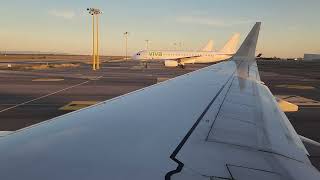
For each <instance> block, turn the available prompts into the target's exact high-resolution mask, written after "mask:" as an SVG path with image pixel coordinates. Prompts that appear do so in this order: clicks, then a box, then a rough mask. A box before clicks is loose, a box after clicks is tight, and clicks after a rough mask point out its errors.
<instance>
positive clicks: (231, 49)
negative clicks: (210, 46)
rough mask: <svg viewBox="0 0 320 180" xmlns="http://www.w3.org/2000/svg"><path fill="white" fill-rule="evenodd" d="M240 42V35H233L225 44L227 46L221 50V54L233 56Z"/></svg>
mask: <svg viewBox="0 0 320 180" xmlns="http://www.w3.org/2000/svg"><path fill="white" fill-rule="evenodd" d="M239 40H240V34H239V33H236V34H234V35H233V36H232V37H231V38H230V40H229V41H228V42H227V44H226V45H225V46H224V47H223V48H222V49H221V51H220V52H221V53H224V54H234V53H236V48H237V46H238V43H239Z"/></svg>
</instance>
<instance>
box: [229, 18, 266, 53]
mask: <svg viewBox="0 0 320 180" xmlns="http://www.w3.org/2000/svg"><path fill="white" fill-rule="evenodd" d="M260 26H261V22H257V23H256V24H255V25H254V26H253V28H252V30H251V31H250V33H249V34H248V36H247V38H246V39H245V40H244V41H243V43H242V45H241V47H240V48H239V50H238V52H237V53H236V54H235V56H242V57H252V58H254V57H255V53H256V48H257V42H258V37H259V32H260Z"/></svg>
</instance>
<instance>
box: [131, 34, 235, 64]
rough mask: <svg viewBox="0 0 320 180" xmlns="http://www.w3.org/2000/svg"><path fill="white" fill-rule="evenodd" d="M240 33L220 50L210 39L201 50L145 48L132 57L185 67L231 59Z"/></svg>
mask: <svg viewBox="0 0 320 180" xmlns="http://www.w3.org/2000/svg"><path fill="white" fill-rule="evenodd" d="M239 38H240V34H239V33H236V34H234V35H233V36H232V37H231V39H230V40H229V41H228V42H227V43H226V45H225V46H224V47H223V48H222V49H221V50H220V51H219V52H213V51H212V50H213V41H210V42H209V43H208V45H207V46H205V47H204V48H203V49H202V50H201V51H154V50H144V51H140V52H138V53H136V54H135V55H134V56H133V57H132V59H134V60H140V61H146V62H148V61H152V60H160V61H164V65H165V66H166V67H178V66H179V67H184V66H185V65H186V64H194V63H212V62H217V61H222V60H226V59H229V58H230V57H231V56H232V55H234V53H235V51H236V48H237V45H238V42H239Z"/></svg>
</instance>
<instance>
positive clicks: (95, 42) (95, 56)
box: [87, 8, 102, 71]
mask: <svg viewBox="0 0 320 180" xmlns="http://www.w3.org/2000/svg"><path fill="white" fill-rule="evenodd" d="M87 11H88V12H89V14H90V15H91V16H92V69H93V70H94V71H95V70H97V69H100V56H99V15H100V14H102V11H101V10H100V9H96V8H88V9H87Z"/></svg>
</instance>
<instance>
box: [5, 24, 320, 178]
mask: <svg viewBox="0 0 320 180" xmlns="http://www.w3.org/2000/svg"><path fill="white" fill-rule="evenodd" d="M259 29H260V23H257V24H256V25H255V26H254V28H253V30H252V31H251V32H250V34H249V35H248V37H247V39H246V40H245V42H244V43H243V45H242V46H241V47H240V49H239V51H238V53H237V54H236V56H235V57H233V59H232V60H231V61H228V62H222V63H219V64H216V65H213V66H210V67H207V68H204V69H201V70H198V71H195V72H192V73H189V74H186V75H184V76H180V77H177V78H175V79H172V80H169V81H166V82H163V83H161V84H157V85H154V86H151V87H148V88H145V89H141V90H139V91H135V92H133V93H130V94H127V95H124V96H121V97H118V98H115V99H112V100H109V101H106V102H103V103H100V104H98V105H95V106H92V107H89V108H86V109H83V110H80V111H76V112H73V113H70V114H67V115H64V116H61V117H58V118H55V119H52V120H49V121H47V122H44V123H41V124H38V125H35V126H32V127H29V128H26V129H23V130H21V131H18V132H15V133H13V134H10V135H8V136H5V137H3V138H0V161H1V162H2V163H0V179H8V180H21V179H32V180H40V179H41V180H42V179H46V180H56V179H60V180H61V179H62V180H70V179H76V180H92V179H110V180H123V179H137V180H138V179H139V180H147V179H153V180H157V179H167V180H169V179H187V180H188V179H199V180H202V179H203V180H216V179H229V180H234V179H236V180H257V179H259V180H266V179H268V180H269V179H275V180H277V179H281V180H282V179H284V180H296V179H305V180H306V179H308V180H309V179H311V180H316V179H319V178H320V176H319V172H318V171H317V170H316V169H315V168H314V167H313V166H312V165H311V163H310V161H309V160H308V157H307V152H306V150H305V148H304V146H303V144H302V143H301V141H300V139H299V137H298V135H297V134H296V132H295V131H294V129H293V128H292V126H291V124H290V122H289V121H288V119H287V118H286V116H285V115H284V113H283V112H281V111H280V110H279V108H278V106H277V103H276V101H275V99H274V97H273V96H272V94H271V93H270V91H269V90H268V88H267V87H266V86H265V85H263V83H261V81H260V78H259V73H258V68H257V66H256V63H255V60H254V53H255V48H256V44H257V39H258V34H259Z"/></svg>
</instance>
